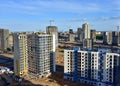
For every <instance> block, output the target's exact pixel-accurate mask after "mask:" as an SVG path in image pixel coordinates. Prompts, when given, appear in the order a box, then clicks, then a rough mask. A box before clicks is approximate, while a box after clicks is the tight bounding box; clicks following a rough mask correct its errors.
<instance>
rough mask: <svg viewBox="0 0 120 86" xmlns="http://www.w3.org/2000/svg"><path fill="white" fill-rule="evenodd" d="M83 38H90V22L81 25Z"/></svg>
mask: <svg viewBox="0 0 120 86" xmlns="http://www.w3.org/2000/svg"><path fill="white" fill-rule="evenodd" d="M82 29H83V39H90V24H88V23H85V24H83V25H82Z"/></svg>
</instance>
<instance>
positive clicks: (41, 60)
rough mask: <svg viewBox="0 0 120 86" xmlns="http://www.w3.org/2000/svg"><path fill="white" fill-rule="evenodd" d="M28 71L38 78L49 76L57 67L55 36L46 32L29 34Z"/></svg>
mask: <svg viewBox="0 0 120 86" xmlns="http://www.w3.org/2000/svg"><path fill="white" fill-rule="evenodd" d="M28 50H29V52H28V67H29V69H28V71H29V74H30V75H33V76H35V77H37V78H42V77H48V76H49V75H50V74H51V73H52V72H55V71H56V68H55V36H53V35H49V34H45V33H34V34H30V35H28Z"/></svg>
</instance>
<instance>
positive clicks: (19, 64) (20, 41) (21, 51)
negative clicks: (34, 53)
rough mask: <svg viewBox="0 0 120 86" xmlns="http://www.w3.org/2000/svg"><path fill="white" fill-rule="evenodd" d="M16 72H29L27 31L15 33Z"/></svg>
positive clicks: (18, 74) (22, 73) (21, 73)
mask: <svg viewBox="0 0 120 86" xmlns="http://www.w3.org/2000/svg"><path fill="white" fill-rule="evenodd" d="M13 42H14V72H15V75H17V76H22V75H26V74H27V73H28V45H27V35H26V34H25V33H14V34H13Z"/></svg>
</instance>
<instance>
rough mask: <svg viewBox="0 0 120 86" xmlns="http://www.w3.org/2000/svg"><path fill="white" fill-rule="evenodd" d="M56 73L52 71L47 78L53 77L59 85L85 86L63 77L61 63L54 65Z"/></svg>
mask: <svg viewBox="0 0 120 86" xmlns="http://www.w3.org/2000/svg"><path fill="white" fill-rule="evenodd" d="M56 70H57V71H56V73H53V74H52V75H51V76H50V77H49V78H51V79H53V80H55V81H56V83H58V84H59V85H60V86H87V85H84V84H80V83H75V82H72V81H68V80H65V79H64V76H63V75H64V67H63V66H61V65H56Z"/></svg>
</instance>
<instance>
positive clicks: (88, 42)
mask: <svg viewBox="0 0 120 86" xmlns="http://www.w3.org/2000/svg"><path fill="white" fill-rule="evenodd" d="M82 29H83V39H82V40H83V41H82V42H83V48H91V49H92V45H93V41H92V39H91V31H90V24H88V23H85V24H83V25H82Z"/></svg>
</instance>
